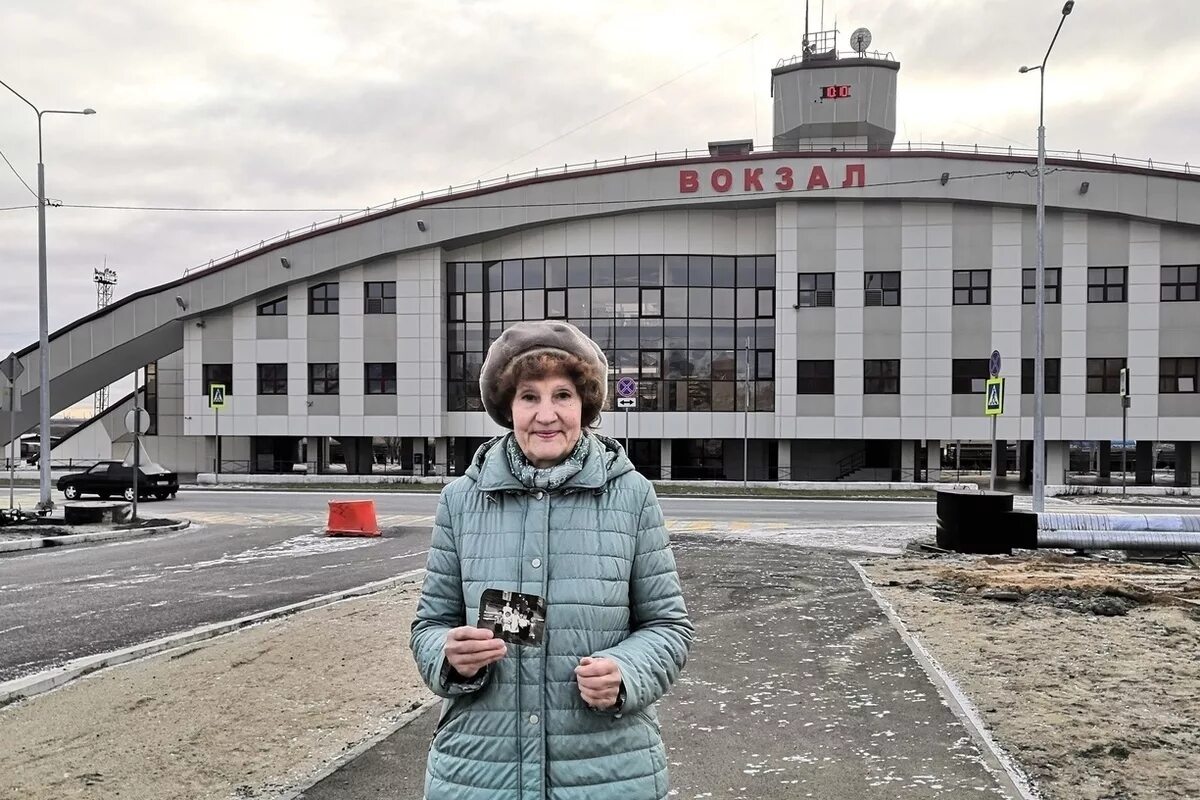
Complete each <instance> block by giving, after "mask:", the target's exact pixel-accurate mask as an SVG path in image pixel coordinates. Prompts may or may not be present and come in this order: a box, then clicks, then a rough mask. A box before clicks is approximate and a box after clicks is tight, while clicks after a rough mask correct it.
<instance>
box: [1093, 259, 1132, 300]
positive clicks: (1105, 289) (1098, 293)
mask: <svg viewBox="0 0 1200 800" xmlns="http://www.w3.org/2000/svg"><path fill="white" fill-rule="evenodd" d="M1128 280H1129V268H1128V267H1088V302H1089V303H1124V302H1125V287H1126V283H1127V281H1128Z"/></svg>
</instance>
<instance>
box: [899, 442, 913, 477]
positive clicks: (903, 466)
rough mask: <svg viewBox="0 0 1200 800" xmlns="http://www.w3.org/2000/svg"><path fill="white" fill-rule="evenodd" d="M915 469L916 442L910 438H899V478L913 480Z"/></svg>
mask: <svg viewBox="0 0 1200 800" xmlns="http://www.w3.org/2000/svg"><path fill="white" fill-rule="evenodd" d="M916 471H917V443H916V442H915V441H913V440H912V439H901V440H900V480H902V481H912V480H915V475H916Z"/></svg>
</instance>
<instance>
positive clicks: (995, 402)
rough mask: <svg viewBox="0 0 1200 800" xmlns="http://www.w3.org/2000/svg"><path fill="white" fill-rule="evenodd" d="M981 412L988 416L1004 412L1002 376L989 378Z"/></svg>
mask: <svg viewBox="0 0 1200 800" xmlns="http://www.w3.org/2000/svg"><path fill="white" fill-rule="evenodd" d="M983 413H984V414H986V415H988V416H989V417H995V416H999V415H1000V414H1003V413H1004V378H990V379H988V382H987V391H986V392H985V393H984V402H983Z"/></svg>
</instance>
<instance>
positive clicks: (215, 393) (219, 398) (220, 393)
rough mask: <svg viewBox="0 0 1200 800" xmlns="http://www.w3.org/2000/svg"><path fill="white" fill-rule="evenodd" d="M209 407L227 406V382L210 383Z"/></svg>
mask: <svg viewBox="0 0 1200 800" xmlns="http://www.w3.org/2000/svg"><path fill="white" fill-rule="evenodd" d="M208 407H209V408H217V409H220V408H224V407H225V384H223V383H210V384H209V385H208Z"/></svg>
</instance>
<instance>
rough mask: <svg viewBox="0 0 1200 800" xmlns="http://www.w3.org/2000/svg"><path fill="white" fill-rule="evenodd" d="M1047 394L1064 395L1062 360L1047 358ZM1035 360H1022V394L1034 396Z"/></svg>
mask: <svg viewBox="0 0 1200 800" xmlns="http://www.w3.org/2000/svg"><path fill="white" fill-rule="evenodd" d="M1045 362H1046V394H1062V359H1061V358H1047V359H1045ZM1033 388H1034V387H1033V359H1032V358H1022V359H1021V394H1027V395H1029V396H1031V397H1032V396H1033V394H1034V391H1033Z"/></svg>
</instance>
